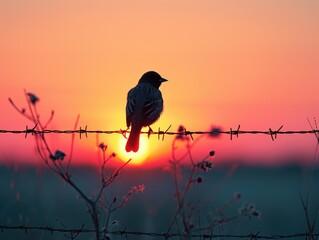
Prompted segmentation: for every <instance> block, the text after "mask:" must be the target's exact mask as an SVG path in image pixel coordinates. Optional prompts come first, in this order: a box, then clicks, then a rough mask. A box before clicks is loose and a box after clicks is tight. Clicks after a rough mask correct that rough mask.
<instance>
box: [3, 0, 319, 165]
mask: <svg viewBox="0 0 319 240" xmlns="http://www.w3.org/2000/svg"><path fill="white" fill-rule="evenodd" d="M318 23H319V1H317V0H303V1H299V0H283V1H272V0H270V1H269V0H261V1H253V0H243V1H212V0H199V1H190V0H186V1H185V0H181V1H176V0H174V1H172V0H161V1H155V0H138V1H128V0H123V1H119V0H107V1H86V0H83V1H62V0H58V1H56V0H55V1H53V0H48V1H42V0H32V1H31V0H15V1H0V32H1V37H0V79H1V93H0V102H1V109H0V113H1V119H0V128H1V129H24V128H25V125H27V124H29V126H30V125H32V124H31V123H30V122H28V121H27V120H25V119H23V118H22V117H21V116H20V115H18V113H17V112H15V111H14V110H13V109H12V107H11V106H10V105H9V103H8V100H7V99H8V97H11V98H13V99H14V100H15V102H16V103H17V104H18V105H19V106H25V102H24V96H23V89H24V88H25V89H27V91H31V92H33V93H35V94H37V95H38V96H39V98H40V103H39V104H40V105H39V109H40V112H41V113H43V118H47V117H48V116H49V114H50V111H51V109H54V110H55V112H56V116H55V118H54V121H53V123H52V124H51V125H50V127H51V128H57V129H72V128H73V125H74V122H75V119H76V116H77V114H80V115H81V118H80V122H79V125H80V126H82V128H84V127H85V126H86V125H87V126H88V128H89V129H92V130H93V129H94V130H95V129H96V130H97V129H102V130H117V129H120V128H121V129H125V104H126V94H127V91H128V90H129V89H130V88H132V87H133V86H135V85H136V83H137V81H138V79H139V78H140V76H141V75H142V74H143V73H144V72H146V71H148V70H156V71H158V72H159V73H160V74H161V75H162V76H163V77H165V78H167V79H168V80H169V82H167V83H165V84H163V85H162V87H161V91H162V93H163V97H164V104H165V108H164V113H163V115H162V117H161V119H160V121H158V122H157V123H155V124H154V127H153V128H154V129H155V130H157V129H158V127H161V129H166V128H167V127H168V126H169V125H172V130H176V129H177V128H178V126H179V124H183V125H185V126H186V127H187V128H188V129H189V130H207V129H209V128H210V126H211V125H217V126H221V127H222V128H224V129H229V128H230V127H232V128H236V127H237V125H238V124H241V129H245V130H257V129H258V130H268V129H269V128H270V127H271V128H272V129H276V128H279V127H280V126H281V125H284V128H283V130H300V129H307V130H308V129H309V128H310V127H309V125H308V122H307V117H309V118H310V119H313V117H318V106H319V98H318V86H319V83H318V80H319V31H318ZM318 121H319V120H318ZM30 127H31V126H30ZM120 137H121V136H102V135H101V136H99V138H100V140H101V141H104V142H105V143H107V144H108V145H109V146H110V148H111V149H113V150H112V151H118V139H119V138H120ZM50 139H51V141H52V144H53V145H54V146H55V145H56V146H59V148H66V149H69V142H70V136H61V135H59V136H56V135H54V136H53V135H52V137H50ZM95 139H96V138H95V136H94V135H91V136H89V138H88V139H82V140H79V139H78V138H77V140H76V149H75V158H78V159H81V158H83V159H88V158H90V160H89V161H95V160H91V159H95V155H96V148H95ZM156 139H157V138H156V137H153V140H151V143H150V144H149V147H148V148H149V150H148V151H149V155H150V156H151V157H150V158H151V159H155V158H157V157H158V156H161V159H168V158H169V157H170V144H171V140H172V137H167V139H166V141H164V142H161V141H157V140H156ZM0 144H1V148H0V159H2V160H4V159H11V160H12V159H15V160H14V161H17V160H16V159H20V160H19V161H26V160H25V159H27V158H30V156H32V154H34V144H33V141H32V139H31V138H30V139H28V140H25V139H24V136H23V135H20V136H16V135H0ZM315 146H316V142H315V139H314V137H313V136H280V138H278V139H277V141H275V142H272V141H271V139H270V137H267V136H241V137H239V138H238V139H235V140H234V141H229V137H228V136H223V137H222V138H220V139H218V140H209V141H205V140H203V141H202V143H199V144H198V151H197V152H198V154H201V152H203V151H206V149H207V151H209V150H211V148H213V149H215V150H216V153H217V154H218V155H219V158H220V159H222V158H231V157H234V156H235V157H238V158H241V159H248V158H250V160H249V161H250V162H251V163H258V161H262V160H261V159H263V161H268V162H266V163H273V162H275V161H277V156H286V155H287V156H290V157H292V156H296V157H300V156H303V157H304V156H306V157H304V158H303V161H312V159H311V158H312V157H311V156H313V153H314V149H315ZM195 152H196V151H195ZM205 154H206V153H205ZM205 154H203V155H205ZM28 161H29V160H28ZM82 161H84V160H82ZM150 161H152V160H150Z"/></svg>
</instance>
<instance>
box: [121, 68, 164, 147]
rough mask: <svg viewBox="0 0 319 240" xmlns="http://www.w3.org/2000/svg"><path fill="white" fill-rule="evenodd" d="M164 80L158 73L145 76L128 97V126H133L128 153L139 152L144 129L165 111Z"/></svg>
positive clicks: (145, 74)
mask: <svg viewBox="0 0 319 240" xmlns="http://www.w3.org/2000/svg"><path fill="white" fill-rule="evenodd" d="M166 81H167V80H166V79H164V78H162V77H161V76H160V75H159V74H158V73H157V72H154V71H149V72H146V73H144V74H143V76H142V77H141V79H140V80H139V82H138V84H137V85H136V86H135V87H134V88H132V89H131V90H130V91H129V92H128V95H127V104H126V125H127V127H128V128H129V127H130V126H131V133H130V136H129V138H128V140H127V143H126V147H125V149H126V151H127V152H130V151H133V152H137V151H138V148H139V141H140V133H141V129H142V127H147V126H150V125H151V124H153V123H154V122H155V121H156V120H157V119H158V118H159V117H160V115H161V113H162V111H163V98H162V93H161V92H160V90H159V87H160V86H161V84H162V82H166Z"/></svg>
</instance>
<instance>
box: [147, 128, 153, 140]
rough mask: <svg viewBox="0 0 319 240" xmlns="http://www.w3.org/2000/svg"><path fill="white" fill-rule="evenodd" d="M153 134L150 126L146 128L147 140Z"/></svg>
mask: <svg viewBox="0 0 319 240" xmlns="http://www.w3.org/2000/svg"><path fill="white" fill-rule="evenodd" d="M153 132H154V131H153V129H152V128H151V127H150V126H148V132H147V138H150V136H151V134H152V133H153Z"/></svg>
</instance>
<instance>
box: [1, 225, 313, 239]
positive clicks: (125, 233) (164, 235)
mask: <svg viewBox="0 0 319 240" xmlns="http://www.w3.org/2000/svg"><path fill="white" fill-rule="evenodd" d="M5 230H20V231H24V232H25V233H26V234H28V231H33V230H36V231H46V232H50V233H51V235H53V234H54V233H57V232H60V233H70V234H75V233H76V234H79V233H94V232H95V230H93V229H86V228H84V227H83V226H82V227H81V228H73V229H67V228H54V227H49V226H42V227H40V226H25V225H20V226H9V225H0V231H1V232H2V233H3V232H4V231H5ZM101 233H102V231H101ZM108 234H111V235H118V236H125V237H126V238H127V236H129V235H139V236H146V237H161V238H165V239H169V238H171V237H179V236H182V237H183V234H181V233H166V232H163V233H157V232H140V231H128V230H126V229H124V230H117V231H109V232H108ZM191 237H192V238H203V239H214V238H219V239H222V238H238V239H241V238H246V239H248V238H249V239H290V238H300V237H303V238H306V237H319V233H293V234H275V235H262V234H261V233H260V232H257V233H249V234H242V235H236V234H192V235H191Z"/></svg>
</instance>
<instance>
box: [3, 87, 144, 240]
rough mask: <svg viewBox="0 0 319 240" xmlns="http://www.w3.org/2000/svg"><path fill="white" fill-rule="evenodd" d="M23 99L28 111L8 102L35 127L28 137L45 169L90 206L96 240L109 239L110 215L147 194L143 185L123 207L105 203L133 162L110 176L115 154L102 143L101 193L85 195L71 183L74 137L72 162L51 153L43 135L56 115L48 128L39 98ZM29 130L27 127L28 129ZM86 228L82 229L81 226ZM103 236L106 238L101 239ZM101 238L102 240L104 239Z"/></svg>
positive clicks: (63, 155) (62, 154) (59, 152)
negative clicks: (109, 166) (139, 194)
mask: <svg viewBox="0 0 319 240" xmlns="http://www.w3.org/2000/svg"><path fill="white" fill-rule="evenodd" d="M24 95H25V98H26V102H27V106H28V110H26V109H25V108H19V107H17V105H16V104H15V103H14V101H13V100H12V99H11V98H9V102H10V103H11V105H12V106H13V107H14V109H16V110H17V111H18V112H19V113H20V114H21V115H22V116H23V117H25V118H27V119H29V120H30V121H31V122H32V123H33V124H34V127H33V128H32V129H29V131H27V132H26V133H29V132H30V133H31V134H32V135H33V136H34V138H35V142H36V147H37V151H38V153H39V155H40V158H41V159H42V161H43V162H44V163H45V164H46V166H47V167H48V168H49V169H50V170H52V171H53V172H54V173H55V174H56V175H58V176H59V177H60V178H61V179H63V181H65V182H66V183H68V184H69V185H70V186H71V187H72V188H73V189H74V190H75V191H76V192H77V193H78V194H79V196H80V198H81V199H83V200H84V202H85V203H86V206H87V210H88V213H89V215H90V217H91V220H92V223H93V226H94V229H95V238H96V239H97V240H100V239H107V236H108V232H109V226H110V218H111V214H112V213H113V212H114V211H116V210H118V209H120V208H121V207H123V206H124V205H125V204H126V203H127V201H128V200H129V199H130V197H131V196H132V195H133V194H134V193H137V192H142V191H143V190H144V185H139V186H136V187H132V189H131V190H130V191H129V192H128V193H127V195H125V197H124V198H123V200H122V201H121V202H120V203H117V201H116V198H115V197H114V198H113V200H112V201H111V202H110V201H108V200H106V199H105V197H104V194H103V193H104V192H105V190H106V188H107V187H108V186H109V185H111V184H113V183H114V180H115V179H116V178H117V177H118V176H119V173H120V171H121V170H122V169H123V168H124V167H125V166H126V165H127V164H128V163H129V162H130V161H131V159H129V160H127V161H126V162H125V163H124V164H122V165H121V166H120V167H119V168H117V169H113V170H111V173H109V174H107V172H106V163H108V162H109V161H111V159H113V158H115V157H116V154H115V153H111V154H108V153H107V145H105V144H104V143H100V144H99V145H98V146H99V151H102V153H103V160H102V164H101V171H100V180H101V183H100V187H99V190H98V194H97V195H96V196H93V197H92V196H89V195H88V194H86V193H84V191H83V190H82V189H81V187H80V186H79V185H78V184H77V183H76V182H75V181H74V180H73V179H72V174H71V172H70V164H71V160H72V153H73V145H74V133H73V135H72V140H71V150H70V154H69V158H68V159H66V158H67V154H66V153H65V152H64V151H62V150H60V149H56V150H52V149H51V147H50V146H49V144H48V142H47V140H46V136H45V134H43V133H44V132H45V131H46V130H47V127H48V125H49V123H50V122H51V121H52V119H53V116H54V111H51V115H50V118H49V119H48V120H47V121H46V123H45V124H43V122H42V119H41V117H40V114H39V113H38V110H37V104H38V102H39V98H38V97H37V96H36V95H35V94H33V93H28V92H26V91H24ZM78 121H79V116H78V117H77V120H76V122H75V126H74V129H76V128H77V124H78ZM27 129H28V127H27ZM36 132H42V134H36ZM102 209H104V210H105V211H104V212H106V215H107V216H106V219H107V220H106V222H105V223H104V224H101V222H100V219H101V214H102V212H103V211H101V210H102ZM82 228H83V226H82ZM78 234H79V233H74V234H73V235H70V236H69V238H71V239H74V238H75V237H76V236H78ZM102 235H103V236H102ZM101 236H102V237H101Z"/></svg>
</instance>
